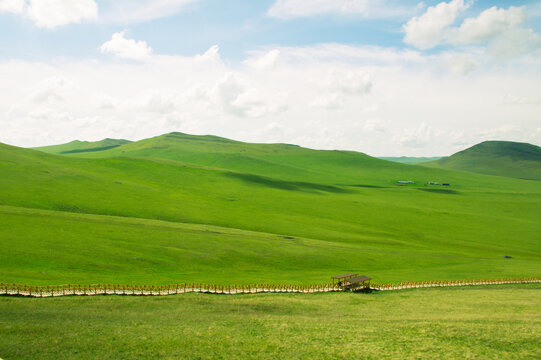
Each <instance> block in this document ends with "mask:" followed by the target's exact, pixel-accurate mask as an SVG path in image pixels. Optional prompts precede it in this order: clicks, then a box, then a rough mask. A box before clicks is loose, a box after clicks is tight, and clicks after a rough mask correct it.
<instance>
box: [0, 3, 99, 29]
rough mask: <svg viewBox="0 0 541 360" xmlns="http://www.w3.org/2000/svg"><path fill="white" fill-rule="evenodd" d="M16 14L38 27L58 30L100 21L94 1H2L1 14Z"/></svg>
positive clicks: (0, 5) (0, 4)
mask: <svg viewBox="0 0 541 360" xmlns="http://www.w3.org/2000/svg"><path fill="white" fill-rule="evenodd" d="M3 12H8V13H14V14H18V15H22V16H24V17H25V18H28V19H30V20H32V21H34V23H35V24H36V26H38V27H41V28H46V29H56V28H58V27H61V26H65V25H68V24H77V23H82V22H88V21H96V20H97V19H98V4H97V3H96V1H94V0H0V14H1V13H3Z"/></svg>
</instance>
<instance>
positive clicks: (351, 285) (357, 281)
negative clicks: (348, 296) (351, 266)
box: [344, 276, 372, 291]
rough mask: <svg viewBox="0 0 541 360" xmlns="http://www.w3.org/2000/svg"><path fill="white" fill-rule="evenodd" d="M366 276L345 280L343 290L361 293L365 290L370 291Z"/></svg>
mask: <svg viewBox="0 0 541 360" xmlns="http://www.w3.org/2000/svg"><path fill="white" fill-rule="evenodd" d="M371 279H372V278H369V277H368V276H356V277H352V278H348V279H346V280H345V281H344V282H345V288H346V289H348V290H352V291H361V290H365V289H370V280H371Z"/></svg>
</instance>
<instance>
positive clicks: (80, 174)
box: [0, 134, 541, 284]
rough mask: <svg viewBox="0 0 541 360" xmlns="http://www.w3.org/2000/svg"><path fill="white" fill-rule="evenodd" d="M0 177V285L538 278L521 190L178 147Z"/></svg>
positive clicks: (363, 164)
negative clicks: (353, 276) (361, 276)
mask: <svg viewBox="0 0 541 360" xmlns="http://www.w3.org/2000/svg"><path fill="white" fill-rule="evenodd" d="M190 138H191V140H190ZM187 139H188V140H187ZM182 149H185V150H182ZM220 149H224V151H223V152H221V150H220ZM227 150H229V151H230V152H232V153H233V155H231V156H230V158H228V156H226V155H225V154H227ZM243 150H244V151H243ZM63 151H69V150H63ZM182 151H186V153H187V155H184V154H183V153H182ZM242 151H243V152H244V153H243V154H242V155H239V152H242ZM217 153H221V154H222V155H221V157H220V156H218V157H217V158H218V160H217V161H216V162H214V163H211V161H212V158H213V156H214V155H212V154H217ZM98 154H99V155H100V156H101V158H98ZM116 155H121V157H116ZM128 155H129V156H128ZM83 156H84V158H83ZM90 157H94V158H90ZM180 160H185V161H180ZM237 160H238V161H237ZM269 164H270V165H269ZM211 165H215V167H212V166H211ZM241 170H244V171H241ZM0 172H1V173H2V174H7V175H6V176H2V177H0V205H2V206H1V208H0V212H1V216H0V235H1V236H2V239H3V241H2V242H0V278H2V281H5V282H12V281H13V282H27V283H31V284H51V283H55V284H58V283H65V282H72V283H73V282H82V283H95V282H119V283H122V282H129V283H154V284H163V283H171V282H175V283H177V282H184V281H192V282H193V281H206V282H217V283H223V284H227V283H254V282H262V281H265V282H297V283H306V282H310V283H313V282H322V281H326V280H327V279H328V277H329V276H330V275H331V274H336V273H341V272H343V271H356V272H363V273H367V274H369V275H372V276H373V277H374V278H375V279H377V280H378V281H392V280H424V279H456V278H475V277H504V276H509V277H520V276H536V275H539V274H541V272H540V271H539V269H540V267H539V264H540V260H541V255H540V253H541V252H540V251H539V250H540V238H539V223H538V216H537V214H539V212H540V211H541V188H540V187H539V182H536V181H526V180H519V179H510V178H509V179H508V178H501V177H493V176H486V175H479V174H472V173H465V172H454V171H449V170H442V169H433V168H428V167H420V166H411V165H403V164H397V163H391V162H387V161H384V160H379V159H374V158H371V157H369V156H367V155H364V154H360V153H354V152H342V151H316V150H310V149H303V148H300V147H296V146H291V145H281V144H277V145H263V144H244V143H239V142H234V141H230V140H226V139H220V138H215V137H195V136H188V135H179V134H168V135H165V136H161V137H157V138H153V139H147V140H143V141H140V142H136V143H130V144H125V145H121V146H118V147H116V148H114V149H109V150H102V151H94V152H82V153H69V152H68V153H66V155H62V156H58V155H51V154H47V153H44V152H40V151H36V150H30V149H22V148H17V147H13V146H8V145H0ZM396 179H413V180H415V181H416V183H415V184H413V185H408V186H397V184H396ZM429 180H438V181H444V180H447V181H451V183H452V186H451V187H450V188H446V189H444V188H441V187H434V186H427V185H425V183H426V181H429ZM503 256H511V257H512V259H506V258H504V257H503Z"/></svg>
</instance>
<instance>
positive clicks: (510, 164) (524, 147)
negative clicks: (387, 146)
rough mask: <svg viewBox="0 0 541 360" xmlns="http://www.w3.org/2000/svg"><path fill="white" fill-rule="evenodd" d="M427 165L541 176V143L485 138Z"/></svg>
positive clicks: (532, 178)
mask: <svg viewBox="0 0 541 360" xmlns="http://www.w3.org/2000/svg"><path fill="white" fill-rule="evenodd" d="M423 165H426V166H431V167H436V168H442V169H451V170H461V171H471V172H475V173H480V174H488V175H497V176H506V177H513V178H520V179H529V180H541V147H539V146H535V145H532V144H526V143H517V142H511V141H485V142H483V143H480V144H477V145H475V146H472V147H471V148H469V149H466V150H463V151H460V152H458V153H456V154H454V155H452V156H449V157H447V158H443V159H440V160H437V161H433V162H427V163H423Z"/></svg>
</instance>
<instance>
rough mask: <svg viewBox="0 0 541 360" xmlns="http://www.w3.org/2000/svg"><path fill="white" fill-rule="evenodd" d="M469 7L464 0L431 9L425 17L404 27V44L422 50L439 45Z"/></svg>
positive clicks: (453, 1) (453, 0)
mask: <svg viewBox="0 0 541 360" xmlns="http://www.w3.org/2000/svg"><path fill="white" fill-rule="evenodd" d="M468 6H469V5H468V4H465V3H464V0H452V1H450V2H448V3H446V2H441V3H439V4H438V5H436V6H431V7H429V8H428V9H427V10H426V12H425V13H424V14H423V15H421V16H418V17H414V18H412V19H411V20H410V21H408V22H407V23H406V24H405V25H404V27H403V29H404V31H405V32H406V36H405V37H404V42H406V43H407V44H411V45H414V46H415V47H418V48H420V49H428V48H431V47H434V46H436V45H438V44H439V43H441V42H442V41H443V40H444V39H445V31H446V30H447V29H448V27H449V26H450V25H452V24H453V23H454V22H455V20H456V18H457V15H458V14H459V13H460V12H461V11H463V10H465V9H467V8H468Z"/></svg>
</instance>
